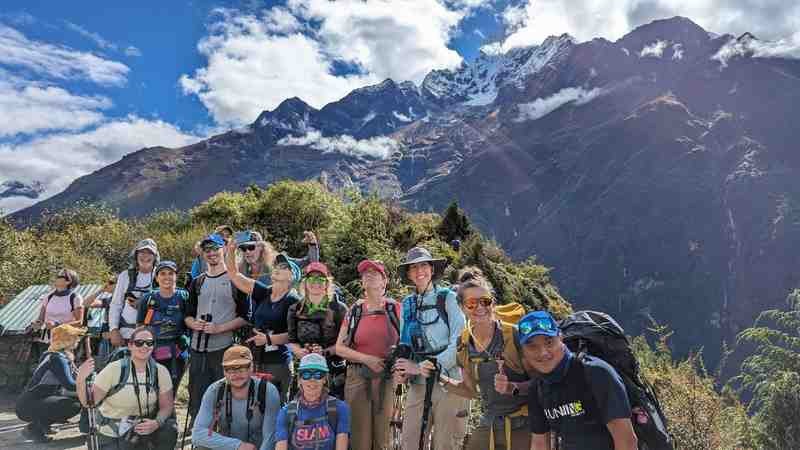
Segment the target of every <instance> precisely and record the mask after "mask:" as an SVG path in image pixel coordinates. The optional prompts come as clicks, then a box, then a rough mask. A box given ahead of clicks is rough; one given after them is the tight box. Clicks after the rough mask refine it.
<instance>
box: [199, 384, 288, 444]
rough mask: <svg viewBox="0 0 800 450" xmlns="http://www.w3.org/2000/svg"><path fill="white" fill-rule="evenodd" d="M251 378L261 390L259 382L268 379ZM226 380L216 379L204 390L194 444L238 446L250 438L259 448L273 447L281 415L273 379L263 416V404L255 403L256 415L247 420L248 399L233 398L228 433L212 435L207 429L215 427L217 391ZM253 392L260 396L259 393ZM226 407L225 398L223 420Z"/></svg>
mask: <svg viewBox="0 0 800 450" xmlns="http://www.w3.org/2000/svg"><path fill="white" fill-rule="evenodd" d="M252 380H253V382H255V383H256V385H254V391H255V392H258V387H257V386H258V383H266V382H265V381H257V380H256V379H255V378H253V379H252ZM223 382H224V380H220V381H217V382H215V383H214V384H212V385H211V386H209V388H208V389H207V390H206V393H205V394H203V402H202V404H201V405H200V410H199V412H198V414H197V419H196V420H195V422H194V428H193V429H192V444H194V445H197V446H199V447H200V448H214V449H230V450H236V449H238V448H239V445H240V444H241V443H242V442H249V443H251V444H254V445H255V446H256V448H258V449H260V450H267V449H272V448H273V446H274V445H275V419H276V418H277V416H278V410H279V409H280V406H281V399H280V396H279V395H278V390H277V389H276V388H275V386H273V385H272V384H271V383H270V384H269V385H267V392H266V396H265V397H266V404H265V405H264V415H263V416H262V415H261V410H260V408H258V407H257V406H256V407H254V408H253V417H252V418H251V419H250V422H249V424H248V421H247V415H246V412H247V400H237V399H235V398H234V399H231V418H232V419H231V429H230V432H229V433H228V435H227V436H223V435H221V434H219V433H216V432H213V431H212V432H211V433H210V436H209V431H208V430H209V428H212V423H213V421H214V404H215V403H216V402H217V391H218V390H219V389H220V388H222V386H223ZM254 395H255V396H257V395H258V394H254ZM256 400H257V399H256ZM254 401H255V400H254ZM225 409H226V406H225V402H224V399H223V404H222V405H221V408H220V411H219V420H220V423H222V422H226V421H227V419H226V411H225ZM248 429H249V435H248Z"/></svg>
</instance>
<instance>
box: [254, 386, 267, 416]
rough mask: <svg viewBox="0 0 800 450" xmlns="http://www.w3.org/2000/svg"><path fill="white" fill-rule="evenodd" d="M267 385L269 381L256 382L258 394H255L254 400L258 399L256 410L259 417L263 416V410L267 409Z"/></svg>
mask: <svg viewBox="0 0 800 450" xmlns="http://www.w3.org/2000/svg"><path fill="white" fill-rule="evenodd" d="M268 385H269V381H267V380H264V379H259V380H258V393H257V394H256V398H257V399H258V410H259V411H261V416H262V417H263V416H264V410H265V409H266V407H267V386H268Z"/></svg>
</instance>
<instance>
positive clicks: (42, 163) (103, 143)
mask: <svg viewBox="0 0 800 450" xmlns="http://www.w3.org/2000/svg"><path fill="white" fill-rule="evenodd" d="M197 139H198V138H197V137H195V136H191V135H187V134H185V133H183V132H182V131H181V130H179V129H178V128H176V127H174V126H173V125H170V124H168V123H165V122H162V121H159V120H155V121H154V120H147V119H143V118H140V117H136V116H128V117H127V118H124V119H119V120H114V121H110V122H106V123H103V124H101V125H100V126H98V127H96V128H94V129H92V130H88V131H84V132H79V133H70V132H65V133H58V134H51V135H47V136H43V137H38V138H35V139H32V140H30V141H28V142H25V143H21V144H17V145H2V144H0V183H3V182H6V181H9V180H12V179H13V180H16V181H20V182H23V183H26V184H31V183H34V182H37V181H38V182H42V183H44V185H45V192H44V194H43V195H42V197H41V198H40V199H39V200H41V199H44V198H47V197H50V196H52V195H54V194H56V193H58V192H61V191H62V190H64V189H65V188H66V187H67V186H68V185H69V184H70V183H71V182H72V181H73V180H74V179H75V178H76V177H79V176H82V175H86V174H88V173H90V172H92V171H95V170H97V169H100V168H102V167H105V166H107V165H108V164H111V163H113V162H115V161H117V160H119V159H120V158H121V157H122V156H124V155H125V154H127V153H130V152H132V151H136V150H139V149H141V148H144V147H150V146H155V145H160V146H166V147H179V146H183V145H187V144H189V143H191V142H192V141H195V140H197ZM36 201H38V200H33V199H30V198H25V197H11V198H6V199H2V200H0V209H2V210H3V212H5V213H10V212H14V211H16V210H18V209H21V208H24V207H27V206H30V205H31V204H33V203H35V202H36Z"/></svg>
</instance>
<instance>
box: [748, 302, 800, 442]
mask: <svg viewBox="0 0 800 450" xmlns="http://www.w3.org/2000/svg"><path fill="white" fill-rule="evenodd" d="M787 300H788V302H789V309H788V310H787V311H782V310H769V311H764V312H762V313H761V314H760V315H759V316H758V318H757V319H756V321H755V324H754V325H753V327H751V328H748V329H746V330H744V331H742V332H741V333H740V334H739V337H738V344H739V345H745V346H755V348H756V350H755V352H754V353H753V354H752V355H751V356H749V357H747V358H746V359H745V360H744V362H743V363H742V373H741V374H740V375H739V376H737V377H736V378H734V380H733V381H734V383H739V384H740V387H741V388H742V389H743V390H747V391H750V392H751V393H752V394H753V398H752V400H751V402H750V406H749V408H750V411H751V413H753V414H754V418H755V420H756V428H757V429H756V436H755V439H756V440H757V441H759V444H760V445H758V447H759V448H765V449H776V450H777V449H781V450H782V449H793V448H800V390H798V386H800V290H797V289H796V290H794V291H793V292H792V293H791V294H790V295H789V297H788V299H787Z"/></svg>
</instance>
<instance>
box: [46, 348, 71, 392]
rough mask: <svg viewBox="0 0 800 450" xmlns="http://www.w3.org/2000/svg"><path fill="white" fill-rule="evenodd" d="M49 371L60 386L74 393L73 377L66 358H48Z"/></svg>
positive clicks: (62, 356)
mask: <svg viewBox="0 0 800 450" xmlns="http://www.w3.org/2000/svg"><path fill="white" fill-rule="evenodd" d="M49 364H50V371H51V372H53V375H54V376H55V377H56V379H57V380H58V382H59V383H61V386H62V387H63V388H64V389H65V390H67V391H73V392H74V391H75V377H73V376H72V371H71V370H70V368H69V361H67V358H66V356H64V355H60V354H59V355H58V357H57V358H50V361H49Z"/></svg>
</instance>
